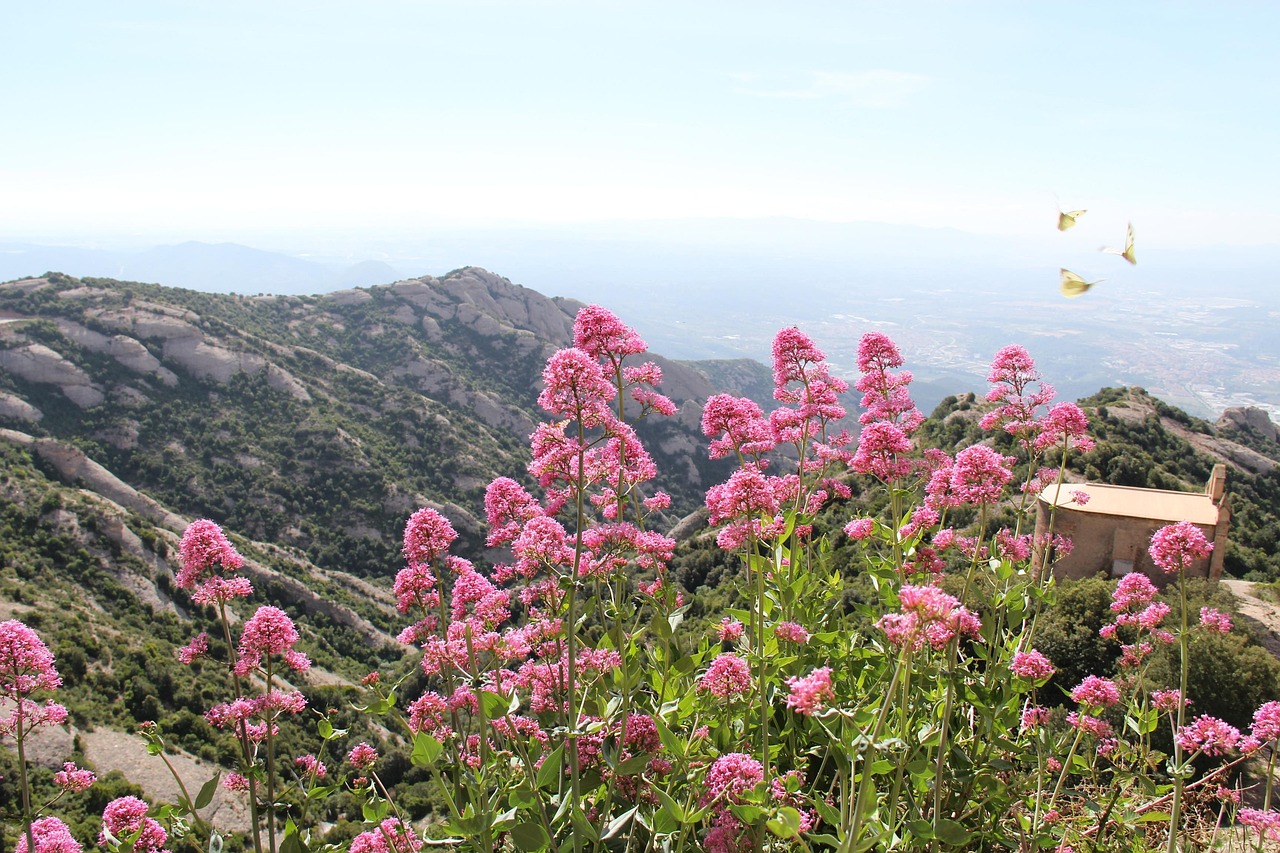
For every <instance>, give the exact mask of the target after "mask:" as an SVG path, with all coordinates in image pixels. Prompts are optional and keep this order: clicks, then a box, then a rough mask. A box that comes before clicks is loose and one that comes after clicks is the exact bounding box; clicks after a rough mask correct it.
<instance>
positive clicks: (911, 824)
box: [907, 820, 933, 841]
mask: <svg viewBox="0 0 1280 853" xmlns="http://www.w3.org/2000/svg"><path fill="white" fill-rule="evenodd" d="M907 829H909V830H911V834H912V835H914V836H915V837H916V838H919V839H921V840H923V841H928V840H929V839H931V838H933V824H931V823H929V821H927V820H909V821H907Z"/></svg>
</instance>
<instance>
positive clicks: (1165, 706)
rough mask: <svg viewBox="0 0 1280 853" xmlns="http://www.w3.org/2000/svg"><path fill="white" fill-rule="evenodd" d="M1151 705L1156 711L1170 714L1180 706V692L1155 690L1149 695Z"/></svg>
mask: <svg viewBox="0 0 1280 853" xmlns="http://www.w3.org/2000/svg"><path fill="white" fill-rule="evenodd" d="M1151 704H1152V706H1153V707H1154V708H1155V709H1156V710H1157V711H1163V712H1166V713H1167V712H1170V711H1176V710H1178V706H1179V705H1181V704H1182V692H1181V691H1179V690H1155V691H1152V693H1151Z"/></svg>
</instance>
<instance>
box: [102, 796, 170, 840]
mask: <svg viewBox="0 0 1280 853" xmlns="http://www.w3.org/2000/svg"><path fill="white" fill-rule="evenodd" d="M108 833H110V835H111V836H112V837H114V838H117V839H120V840H124V839H127V838H129V837H130V836H132V835H133V834H134V833H140V834H139V835H138V839H137V840H136V841H134V842H133V850H134V853H163V848H164V845H165V842H166V841H168V840H169V833H167V832H165V830H164V827H163V826H161V825H160V824H159V823H158V822H157V821H156V820H155V819H154V818H149V817H147V804H146V803H145V802H143V801H142V800H140V799H138V798H137V797H119V798H117V799H114V800H112V801H111V802H109V803H107V807H106V808H105V809H103V810H102V834H101V835H99V836H98V843H99V844H100V845H102V846H104V847H105V846H106V845H107V843H108V840H109V839H108Z"/></svg>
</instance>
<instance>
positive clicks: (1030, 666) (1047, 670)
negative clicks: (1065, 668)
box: [1009, 649, 1057, 681]
mask: <svg viewBox="0 0 1280 853" xmlns="http://www.w3.org/2000/svg"><path fill="white" fill-rule="evenodd" d="M1009 669H1010V670H1011V671H1012V672H1013V674H1014V675H1016V676H1018V677H1019V678H1025V679H1026V680H1027V681H1040V680H1042V679H1047V678H1049V677H1050V676H1052V675H1053V674H1054V673H1055V672H1057V670H1056V669H1054V667H1053V664H1052V663H1050V662H1049V659H1048V658H1047V657H1045V656H1044V655H1043V654H1041V653H1040V652H1038V651H1036V650H1035V649H1032V650H1031V651H1029V652H1018V653H1017V654H1015V655H1014V656H1013V660H1012V661H1011V662H1010V663H1009Z"/></svg>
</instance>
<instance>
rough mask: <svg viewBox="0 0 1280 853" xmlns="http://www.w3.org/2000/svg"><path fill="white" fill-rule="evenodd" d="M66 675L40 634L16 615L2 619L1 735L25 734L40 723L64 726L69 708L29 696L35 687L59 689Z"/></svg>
mask: <svg viewBox="0 0 1280 853" xmlns="http://www.w3.org/2000/svg"><path fill="white" fill-rule="evenodd" d="M61 685H62V676H60V675H58V670H57V669H56V668H55V667H54V661H53V653H52V652H50V651H49V647H48V646H46V645H45V644H44V641H43V640H41V639H40V637H39V635H38V634H36V632H35V631H33V630H31V628H29V627H28V626H27V625H25V624H23V623H22V622H19V621H18V620H16V619H10V620H8V621H5V622H0V709H3V708H4V707H5V705H6V704H8V703H10V702H11V703H13V709H12V710H11V711H8V712H7V713H0V737H8V736H11V735H18V736H24V735H26V734H27V733H28V732H30V731H31V730H32V729H34V728H36V727H37V726H60V725H62V724H63V723H64V722H66V719H67V709H66V708H65V707H63V706H62V705H60V704H58V703H57V702H53V701H48V702H46V703H45V704H43V705H40V704H38V703H36V702H34V701H32V700H31V699H29V698H28V696H29V694H30V693H31V692H32V691H35V690H56V689H58V687H60V686H61Z"/></svg>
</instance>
